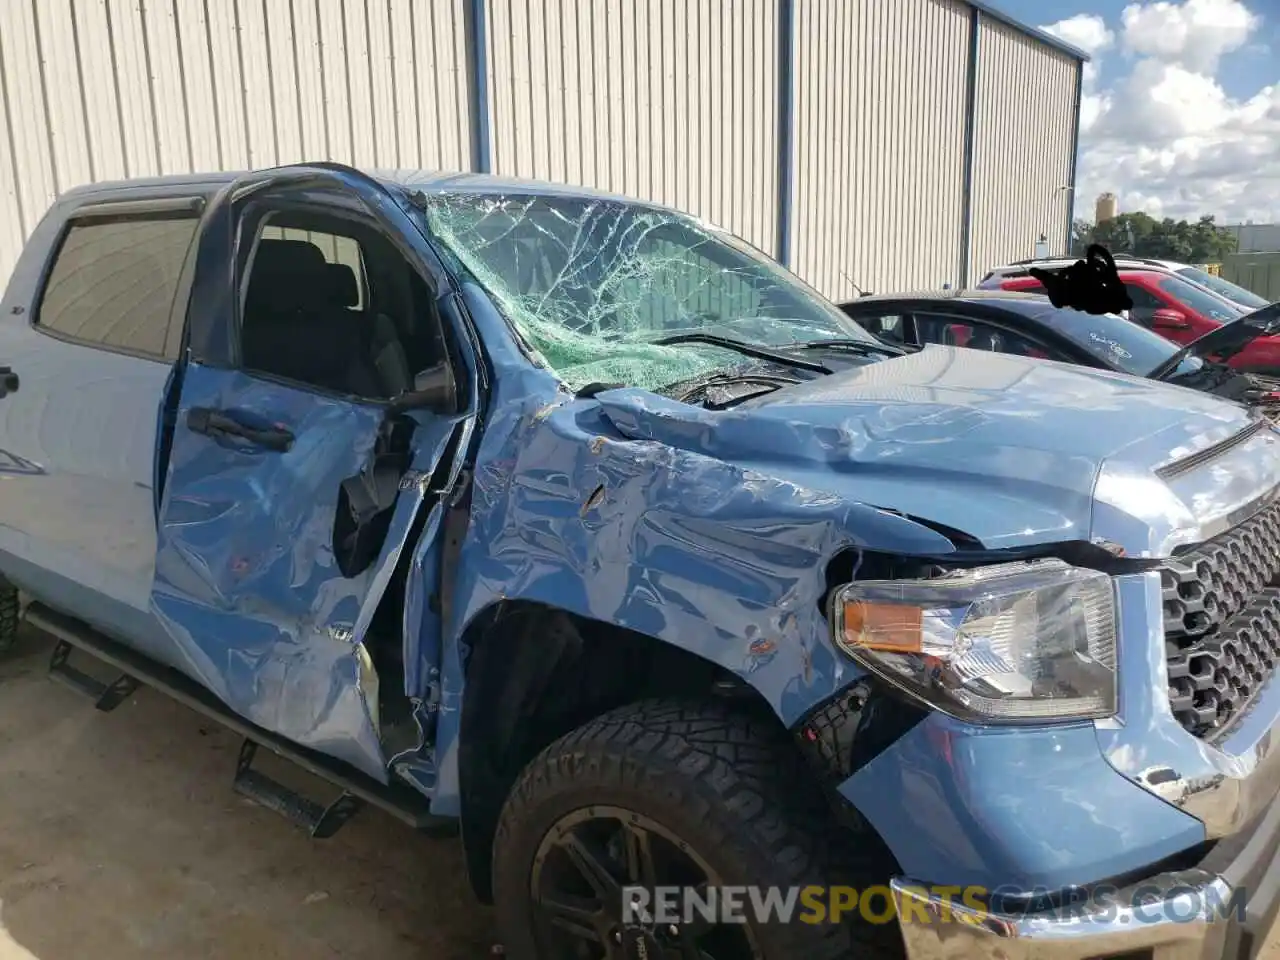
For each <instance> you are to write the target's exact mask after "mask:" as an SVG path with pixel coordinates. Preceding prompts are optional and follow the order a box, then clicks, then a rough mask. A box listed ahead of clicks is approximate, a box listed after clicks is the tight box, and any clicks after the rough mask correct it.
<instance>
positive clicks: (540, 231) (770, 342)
mask: <svg viewBox="0 0 1280 960" xmlns="http://www.w3.org/2000/svg"><path fill="white" fill-rule="evenodd" d="M427 223H428V226H429V228H430V229H431V232H432V233H433V234H434V235H435V237H436V239H437V240H439V241H440V243H441V244H442V245H443V246H444V247H445V248H446V249H447V252H448V253H449V254H451V255H452V257H453V258H455V259H456V261H458V265H460V266H461V267H462V268H463V269H465V270H466V272H467V273H469V274H470V275H471V276H472V277H473V278H474V279H475V280H476V281H477V282H478V283H479V284H480V285H481V286H483V287H484V288H485V289H486V290H487V291H488V292H489V294H490V296H491V297H493V299H494V300H495V301H496V303H497V305H498V307H499V308H500V309H501V310H502V311H503V312H504V313H505V314H506V316H507V318H508V319H509V320H510V321H511V322H512V324H513V325H514V326H515V328H516V329H517V330H518V331H519V332H520V334H521V336H522V337H523V338H524V339H525V341H526V342H527V343H528V344H529V345H530V346H531V347H532V348H533V349H534V350H536V351H537V353H538V354H539V355H540V356H539V359H540V360H541V362H543V363H545V364H546V366H548V367H549V368H551V369H552V370H553V371H555V373H556V374H557V375H558V376H559V377H560V379H561V380H563V381H564V382H565V383H566V384H567V385H568V386H569V387H570V388H571V389H575V390H576V389H578V388H580V387H583V386H585V385H587V384H589V383H625V384H628V385H630V386H637V387H643V388H646V389H651V390H656V389H659V388H661V387H663V386H666V385H669V384H672V383H675V382H677V381H685V380H689V379H692V378H695V377H698V376H701V375H704V374H708V373H711V372H713V371H716V370H724V369H727V368H732V367H735V366H739V365H744V364H748V363H750V361H749V360H748V358H746V357H744V356H742V355H741V354H739V353H735V352H733V351H730V350H727V349H725V348H723V347H718V346H714V345H710V344H693V343H683V344H672V345H661V344H657V343H654V342H653V341H655V340H659V339H661V338H663V337H669V336H674V335H677V334H682V333H699V334H711V335H714V336H720V337H725V338H728V339H732V340H738V341H741V342H744V343H749V344H754V345H756V346H763V347H786V346H787V345H789V344H795V343H803V342H808V341H812V340H827V339H832V338H839V339H845V340H850V339H852V340H858V341H863V342H866V343H869V344H876V343H877V341H876V340H874V339H873V338H872V337H871V336H870V334H868V333H866V332H865V331H863V330H862V329H861V328H860V327H859V326H857V324H855V323H853V322H852V321H850V320H848V319H847V318H846V317H845V315H844V314H843V313H841V311H840V310H839V309H838V308H836V307H835V306H834V305H833V304H831V303H829V302H828V301H827V300H826V299H825V298H824V297H823V296H822V295H821V294H819V293H818V292H817V291H815V290H813V289H812V288H810V287H809V286H807V285H806V284H805V283H803V282H802V281H801V280H799V279H798V278H797V277H795V276H794V275H793V274H791V273H790V272H789V271H787V270H786V269H784V268H783V267H782V266H780V265H779V264H777V263H775V262H774V261H772V260H770V259H769V258H768V257H766V256H765V255H764V254H762V253H760V252H759V251H757V250H755V249H754V248H753V247H751V246H750V245H749V244H747V243H744V242H743V241H741V240H738V239H737V238H735V237H732V236H730V235H729V234H726V233H722V232H720V231H718V230H714V229H712V228H709V227H706V226H704V225H702V224H700V223H699V222H697V221H696V220H694V219H692V218H691V217H686V216H684V215H681V214H677V213H673V212H670V211H666V210H660V209H655V208H652V207H647V206H643V205H641V204H632V203H627V202H625V201H618V200H607V199H595V198H583V197H559V196H543V195H527V196H518V195H503V196H494V195H459V194H444V195H440V196H437V197H434V198H432V199H431V200H430V202H429V203H428V204H427ZM753 366H758V364H753Z"/></svg>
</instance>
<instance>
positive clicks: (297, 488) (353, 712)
mask: <svg viewBox="0 0 1280 960" xmlns="http://www.w3.org/2000/svg"><path fill="white" fill-rule="evenodd" d="M193 407H200V408H208V409H213V410H221V411H229V412H231V413H233V414H234V415H235V416H236V417H237V418H238V419H241V420H243V421H245V422H256V423H261V424H264V425H272V426H274V427H277V428H283V429H285V430H287V431H289V432H290V433H292V434H293V436H294V440H293V443H292V446H291V447H290V449H288V450H287V451H284V452H276V451H271V450H267V449H263V448H261V447H256V446H254V445H253V444H252V443H246V442H242V441H240V440H236V439H234V438H231V439H223V438H214V437H209V436H206V435H203V434H200V433H196V432H193V431H192V430H191V429H190V428H189V426H188V423H187V415H188V411H189V410H190V409H191V408H193ZM383 419H384V410H383V408H382V407H380V406H377V405H374V404H361V403H356V402H353V401H350V400H343V399H337V398H329V397H325V396H321V395H318V394H315V393H312V392H310V391H306V390H303V389H301V388H293V387H288V386H284V385H281V384H278V383H273V382H269V381H266V380H260V379H257V378H254V377H251V376H248V375H246V374H243V373H240V372H237V371H229V370H220V369H214V368H209V367H202V366H198V365H192V366H190V367H189V368H188V370H187V373H186V375H185V378H184V382H183V385H182V399H181V402H180V405H179V410H178V418H177V427H176V430H175V435H174V441H173V452H172V455H171V459H170V467H169V475H168V480H167V483H166V485H165V496H164V502H163V504H162V509H161V524H160V530H159V550H158V553H157V557H156V581H155V587H154V589H153V593H152V602H153V604H154V607H155V610H156V613H157V615H158V616H159V617H160V619H161V621H162V623H163V625H164V626H165V628H166V629H167V631H168V633H169V635H170V637H171V638H172V640H173V643H174V644H175V647H176V653H177V655H178V659H179V661H180V664H181V665H182V666H183V667H184V669H185V670H186V672H187V673H189V674H190V675H192V676H193V677H194V678H195V679H197V680H199V681H200V682H201V683H203V684H205V685H206V686H207V687H209V689H211V690H212V691H213V692H214V693H215V694H217V695H218V696H219V697H220V698H221V699H222V700H223V701H224V702H226V703H227V705H228V706H230V707H231V708H232V709H234V710H235V711H237V712H238V713H240V714H242V715H243V716H245V717H246V718H248V719H249V720H251V721H253V722H254V723H256V724H258V725H259V726H262V727H264V728H266V729H268V730H272V731H274V732H276V733H279V734H281V735H283V736H285V737H288V738H289V739H290V740H293V741H295V742H297V743H299V744H302V745H303V746H307V747H311V748H313V749H316V750H319V751H321V752H324V753H327V754H330V755H332V756H335V757H338V758H339V759H342V760H345V761H347V762H348V763H350V764H352V765H353V766H355V767H357V768H358V769H360V770H363V771H364V772H365V773H368V774H369V775H371V776H374V777H377V778H378V779H380V780H382V781H384V782H385V780H386V769H385V763H384V759H383V756H382V749H381V746H380V744H379V742H378V734H377V730H376V725H375V721H374V717H375V716H376V713H375V711H376V702H370V700H369V697H368V696H367V695H366V687H365V685H364V684H363V683H362V677H367V671H368V670H369V669H370V667H369V665H368V660H367V658H366V655H365V653H364V650H363V648H362V646H361V641H362V640H363V631H364V629H365V628H366V627H367V624H368V622H369V620H370V618H371V615H372V612H373V609H374V608H375V607H376V605H377V600H378V598H379V596H380V595H381V591H382V590H383V589H384V588H385V585H386V582H387V580H388V579H389V576H390V571H391V570H393V569H394V566H395V563H396V560H397V559H398V556H399V553H400V551H401V549H402V548H403V544H404V540H405V537H406V536H407V534H408V531H409V530H410V529H411V527H412V524H413V516H414V514H415V513H416V510H417V507H418V506H419V504H420V503H421V499H420V497H416V496H415V497H411V498H406V499H404V500H400V498H397V502H396V504H395V510H394V515H393V517H392V520H391V523H390V526H389V527H388V531H387V536H386V539H385V542H384V543H383V545H382V549H381V551H380V554H379V556H378V559H377V561H375V562H374V563H373V564H371V565H369V566H368V567H366V568H365V569H364V570H361V571H359V572H357V573H355V575H353V576H350V577H347V576H344V575H343V573H342V572H341V570H340V569H339V565H338V562H337V558H336V556H335V550H334V524H335V519H336V517H337V515H338V511H339V505H340V504H339V491H340V489H341V487H342V483H343V481H344V480H346V479H348V478H350V477H353V476H356V475H358V474H359V473H360V472H361V471H362V470H363V469H365V468H366V466H367V464H368V463H369V461H370V457H371V454H372V453H373V450H374V445H375V442H376V439H377V437H378V433H379V427H380V424H381V423H382V421H383ZM424 430H425V435H423V434H424ZM447 435H448V427H447V425H446V424H445V423H444V422H443V421H441V422H437V423H434V424H430V425H428V426H427V427H425V428H423V427H419V429H418V430H417V431H415V434H414V441H415V447H416V449H417V450H418V451H420V452H419V453H418V454H416V455H414V456H413V458H412V465H413V467H414V468H417V467H418V466H420V465H421V466H422V467H424V469H426V470H428V471H429V470H430V464H431V463H433V462H434V458H435V457H437V456H438V455H439V449H440V448H441V446H442V444H443V442H444V441H443V439H440V438H442V437H447ZM344 509H345V505H344Z"/></svg>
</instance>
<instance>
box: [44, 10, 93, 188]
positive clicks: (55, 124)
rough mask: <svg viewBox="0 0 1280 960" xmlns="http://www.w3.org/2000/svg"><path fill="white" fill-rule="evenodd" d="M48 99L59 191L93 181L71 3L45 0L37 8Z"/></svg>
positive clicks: (49, 122) (49, 121)
mask: <svg viewBox="0 0 1280 960" xmlns="http://www.w3.org/2000/svg"><path fill="white" fill-rule="evenodd" d="M35 13H36V18H35V21H34V23H35V26H36V28H37V29H38V31H39V34H38V38H39V41H40V46H39V50H40V55H41V60H42V64H43V68H44V70H45V72H46V73H45V81H46V82H45V93H46V96H47V98H48V109H49V112H48V124H49V139H50V144H51V147H52V151H53V152H52V157H53V165H54V171H55V173H56V177H55V179H56V183H57V186H58V188H59V189H65V188H66V187H69V186H75V185H77V184H81V183H87V182H88V181H90V180H92V179H93V174H92V172H91V170H90V153H89V149H88V134H87V127H86V120H87V118H86V116H85V108H84V100H83V98H82V95H81V94H82V91H83V90H84V86H83V84H82V83H81V78H80V63H79V60H80V58H79V56H78V54H77V51H76V38H75V29H74V25H75V22H74V20H73V18H72V11H71V3H70V0H44V2H43V3H41V4H40V5H39V6H37V7H36V8H35Z"/></svg>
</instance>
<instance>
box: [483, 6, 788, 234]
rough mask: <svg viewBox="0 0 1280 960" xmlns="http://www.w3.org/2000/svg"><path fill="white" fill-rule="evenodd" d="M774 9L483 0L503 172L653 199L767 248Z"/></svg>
mask: <svg viewBox="0 0 1280 960" xmlns="http://www.w3.org/2000/svg"><path fill="white" fill-rule="evenodd" d="M776 6H777V0H737V2H730V0H675V2H672V0H637V3H636V4H635V5H618V4H616V3H612V2H610V0H592V2H580V3H579V2H572V0H488V3H487V7H486V10H487V14H488V18H489V19H488V28H489V35H490V37H491V40H492V42H491V45H490V58H489V64H488V77H489V81H490V105H491V109H492V111H493V114H492V130H493V168H494V170H495V172H498V173H502V174H507V175H514V176H526V177H536V178H538V179H546V180H553V181H567V182H570V183H581V184H585V185H588V186H594V187H600V188H603V189H606V190H611V191H614V192H617V193H623V194H627V195H630V196H635V197H639V198H641V199H647V200H656V201H658V202H661V203H667V204H671V205H673V206H677V207H680V208H682V209H685V210H688V211H689V212H691V213H693V214H696V215H698V216H701V217H704V218H706V219H708V220H711V221H713V222H717V223H720V224H722V225H723V226H725V227H726V228H728V229H731V230H733V231H734V232H735V233H738V234H741V235H742V236H744V237H746V238H747V239H748V240H750V241H751V242H753V243H755V244H756V245H757V246H760V247H762V248H764V249H772V247H773V245H774V230H775V222H776V207H777V170H776V165H777V153H776V149H777V148H776V145H777V129H776V124H777V112H776V95H775V92H774V91H775V86H774V85H775V83H776V67H775V63H774V61H775V59H776V49H777V32H776V31H777V25H776V15H775V8H776Z"/></svg>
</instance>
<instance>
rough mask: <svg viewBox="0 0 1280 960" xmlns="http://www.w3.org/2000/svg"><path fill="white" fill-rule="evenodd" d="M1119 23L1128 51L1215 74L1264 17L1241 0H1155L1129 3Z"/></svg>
mask: <svg viewBox="0 0 1280 960" xmlns="http://www.w3.org/2000/svg"><path fill="white" fill-rule="evenodd" d="M1121 21H1122V23H1123V30H1124V46H1125V48H1126V49H1127V50H1130V51H1132V52H1133V53H1136V54H1139V55H1140V56H1145V57H1155V58H1158V59H1159V60H1161V61H1162V62H1165V63H1175V64H1178V65H1180V66H1184V67H1186V68H1187V69H1189V70H1193V71H1195V72H1197V73H1212V72H1213V71H1214V69H1215V68H1216V67H1217V65H1218V60H1219V59H1220V58H1221V57H1222V55H1223V54H1226V53H1230V52H1231V51H1233V50H1239V49H1240V48H1241V47H1243V46H1244V45H1245V43H1246V42H1247V41H1248V39H1249V36H1250V34H1252V33H1253V31H1254V30H1256V29H1257V28H1258V26H1259V25H1260V24H1261V23H1262V18H1261V17H1259V16H1257V15H1256V14H1254V13H1253V12H1252V11H1250V10H1249V8H1248V7H1246V6H1245V5H1244V4H1243V3H1241V2H1240V0H1185V2H1183V3H1171V2H1169V0H1157V2H1155V3H1132V4H1130V5H1129V6H1127V7H1125V8H1124V13H1123V14H1121Z"/></svg>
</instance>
